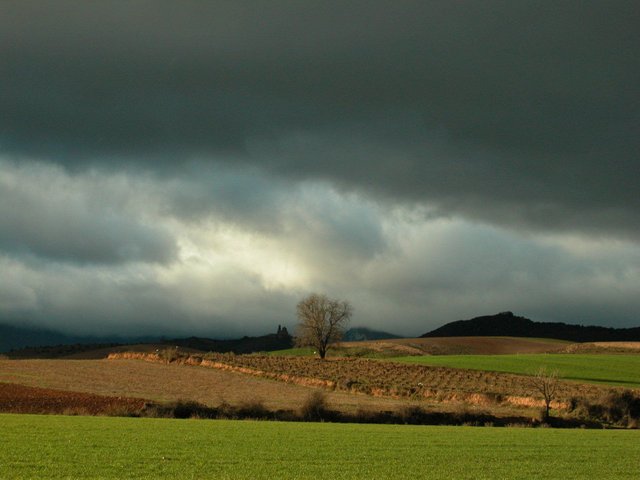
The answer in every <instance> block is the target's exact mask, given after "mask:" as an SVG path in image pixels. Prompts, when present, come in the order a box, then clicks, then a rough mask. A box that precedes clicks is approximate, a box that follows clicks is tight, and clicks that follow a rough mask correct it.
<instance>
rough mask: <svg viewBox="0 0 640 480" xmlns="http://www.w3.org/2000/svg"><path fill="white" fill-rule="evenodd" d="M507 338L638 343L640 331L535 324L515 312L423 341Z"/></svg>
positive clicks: (458, 324)
mask: <svg viewBox="0 0 640 480" xmlns="http://www.w3.org/2000/svg"><path fill="white" fill-rule="evenodd" d="M492 335H508V336H512V337H541V338H557V339H562V340H569V341H572V342H637V341H640V327H636V328H611V327H599V326H584V325H571V324H566V323H561V322H534V321H532V320H529V319H528V318H525V317H520V316H517V315H514V314H513V313H512V312H501V313H498V314H496V315H485V316H481V317H475V318H472V319H470V320H458V321H455V322H450V323H447V324H446V325H443V326H442V327H440V328H437V329H435V330H432V331H431V332H428V333H425V334H424V335H422V336H423V337H467V336H492Z"/></svg>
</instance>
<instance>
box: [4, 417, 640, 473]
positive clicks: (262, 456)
mask: <svg viewBox="0 0 640 480" xmlns="http://www.w3.org/2000/svg"><path fill="white" fill-rule="evenodd" d="M0 424H2V427H3V428H2V440H1V443H2V446H3V448H1V449H0V478H3V479H18V478H173V479H181V478H217V479H228V478H233V479H244V478H251V479H263V478H264V479H267V478H269V479H272V478H296V479H307V478H308V479H314V480H317V479H324V478H326V479H331V480H337V479H353V478H367V479H370V478H394V479H403V478H407V479H408V478H411V479H415V478H430V479H440V478H457V479H465V478H468V479H471V478H473V479H480V478H519V479H522V478H537V479H542V478H563V479H571V478H639V477H640V464H639V463H638V461H637V459H638V458H640V431H637V430H636V431H632V430H617V431H615V430H555V429H527V428H474V427H412V426H393V425H355V424H350V425H346V424H330V423H316V424H313V423H306V424H300V423H277V422H251V421H214V420H166V419H133V418H104V417H63V416H34V415H0Z"/></svg>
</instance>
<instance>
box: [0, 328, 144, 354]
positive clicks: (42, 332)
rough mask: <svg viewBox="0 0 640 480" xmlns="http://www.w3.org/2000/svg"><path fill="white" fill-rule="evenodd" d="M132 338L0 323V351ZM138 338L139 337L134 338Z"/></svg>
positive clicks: (108, 343)
mask: <svg viewBox="0 0 640 480" xmlns="http://www.w3.org/2000/svg"><path fill="white" fill-rule="evenodd" d="M133 340H134V339H125V338H123V337H117V336H104V337H94V336H81V335H67V334H64V333H61V332H58V331H55V330H49V329H45V328H38V327H19V326H16V325H8V324H0V352H8V351H10V350H17V349H23V348H25V347H31V348H40V347H45V346H47V347H51V346H61V345H80V344H82V345H93V344H100V345H113V344H121V343H128V342H129V341H133ZM136 340H140V339H136Z"/></svg>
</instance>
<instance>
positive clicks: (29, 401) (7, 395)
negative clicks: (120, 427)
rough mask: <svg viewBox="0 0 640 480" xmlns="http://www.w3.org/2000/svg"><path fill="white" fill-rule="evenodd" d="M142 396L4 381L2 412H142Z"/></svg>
mask: <svg viewBox="0 0 640 480" xmlns="http://www.w3.org/2000/svg"><path fill="white" fill-rule="evenodd" d="M144 403H145V401H144V400H143V399H140V398H127V397H107V396H103V395H91V394H87V393H80V392H68V391H63V390H54V389H50V388H38V387H27V386H25V385H17V384H14V383H0V412H3V413H59V414H69V413H73V414H83V415H99V414H110V413H117V412H122V411H138V410H140V409H141V408H142V407H143V406H144Z"/></svg>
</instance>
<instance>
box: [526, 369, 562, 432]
mask: <svg viewBox="0 0 640 480" xmlns="http://www.w3.org/2000/svg"><path fill="white" fill-rule="evenodd" d="M559 384H560V382H559V381H558V371H557V370H551V371H548V370H547V369H546V368H545V367H540V368H539V369H538V372H537V373H536V374H535V376H534V377H533V380H532V386H533V388H534V389H535V390H536V391H537V392H538V393H541V394H542V397H543V398H544V407H545V413H544V419H545V420H548V419H549V412H550V410H551V402H552V401H553V400H554V399H555V397H556V392H557V391H558V387H559Z"/></svg>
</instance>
